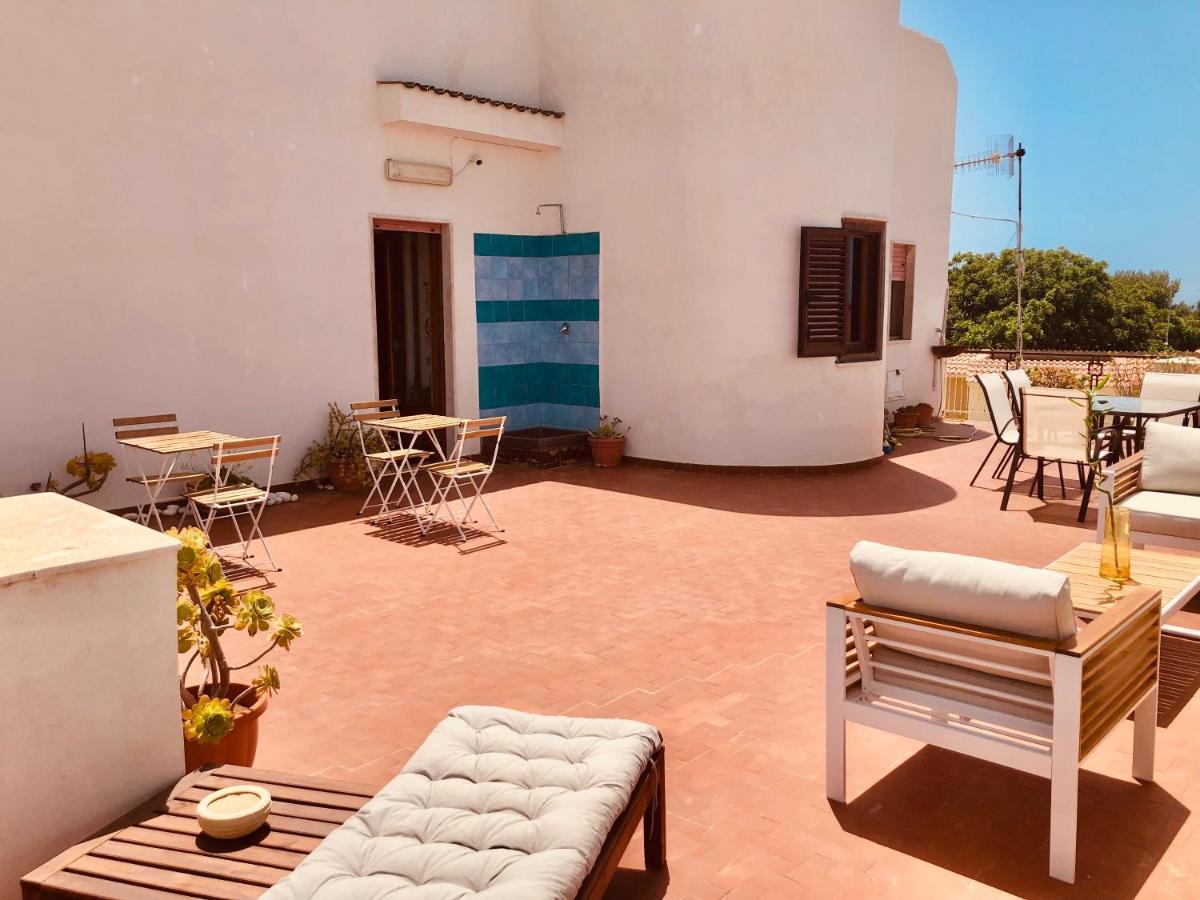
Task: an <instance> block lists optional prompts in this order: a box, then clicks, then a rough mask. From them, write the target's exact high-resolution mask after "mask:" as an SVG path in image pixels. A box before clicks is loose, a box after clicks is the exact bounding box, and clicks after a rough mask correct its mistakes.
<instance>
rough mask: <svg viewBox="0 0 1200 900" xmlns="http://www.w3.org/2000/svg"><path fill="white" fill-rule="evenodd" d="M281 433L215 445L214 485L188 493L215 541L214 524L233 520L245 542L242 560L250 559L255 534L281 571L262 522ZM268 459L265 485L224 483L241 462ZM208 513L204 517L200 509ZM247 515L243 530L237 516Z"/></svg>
mask: <svg viewBox="0 0 1200 900" xmlns="http://www.w3.org/2000/svg"><path fill="white" fill-rule="evenodd" d="M279 439H280V438H279V435H277V434H275V435H271V436H269V437H256V438H245V439H241V440H234V441H222V442H220V443H217V444H214V445H213V449H212V466H213V484H212V487H209V488H204V489H203V490H200V491H193V492H192V493H190V494H188V501H189V502H190V504H191V507H192V515H193V516H195V517H196V521H197V522H199V523H200V527H201V528H203V529H204V533H205V534H207V535H208V541H209V543H210V544H211V543H212V525H213V522H214V521H215V520H216V519H218V518H228V519H232V520H233V528H234V530H235V531H236V532H237V536H238V541H239V543H241V545H242V559H245V560H249V559H250V558H251V555H252V554H251V553H250V542H251V541H253V540H254V538H255V537H257V538H258V540H259V542H260V543H262V547H263V550H264V551H266V554H267V559H268V560H269V561H270V563H271V568H272V569H274V570H275V571H276V572H278V571H280V568H279V566H278V565H276V564H275V559H274V558H273V557H272V556H271V548H270V547H268V546H267V539H266V538H265V537H264V536H263V533H262V528H261V527H260V524H259V523H260V522H261V520H262V514H263V510H264V509H266V508H267V499H268V498H269V497H270V494H271V480H272V479H273V478H274V476H275V457H276V456H278V455H279ZM256 460H266V461H267V483H266V487H265V488H260V487H258V486H257V485H253V484H244V483H242V484H239V483H229V484H226V483H225V482H226V481H228V480H229V475H230V469H231V468H232V467H233V466H236V465H238V464H240V463H248V462H254V461H256ZM201 508H203V509H204V510H205V511H206V512H205V515H204V517H203V519H202V518H201V517H200V509H201ZM239 515H244V516H246V517H247V518H248V519H249V527H248V528H247V529H246V531H245V532H244V533H243V531H242V526H241V523H239V522H238V516H239Z"/></svg>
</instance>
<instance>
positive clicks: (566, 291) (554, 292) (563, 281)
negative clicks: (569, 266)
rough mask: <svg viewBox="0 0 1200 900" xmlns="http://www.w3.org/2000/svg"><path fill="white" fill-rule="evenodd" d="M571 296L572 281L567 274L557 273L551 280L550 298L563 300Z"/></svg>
mask: <svg viewBox="0 0 1200 900" xmlns="http://www.w3.org/2000/svg"><path fill="white" fill-rule="evenodd" d="M569 296H571V283H570V279H569V278H567V276H566V275H555V276H554V277H553V278H552V279H551V280H550V296H549V297H548V298H546V299H548V300H563V299H565V298H567V297H569Z"/></svg>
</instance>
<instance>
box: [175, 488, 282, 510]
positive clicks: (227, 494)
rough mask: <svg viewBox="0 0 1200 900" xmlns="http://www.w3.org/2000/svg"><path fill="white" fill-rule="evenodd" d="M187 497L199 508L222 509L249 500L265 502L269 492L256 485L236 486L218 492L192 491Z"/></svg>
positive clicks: (206, 490) (220, 489) (209, 489)
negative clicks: (212, 507) (213, 507)
mask: <svg viewBox="0 0 1200 900" xmlns="http://www.w3.org/2000/svg"><path fill="white" fill-rule="evenodd" d="M187 496H188V499H189V500H192V501H194V502H195V503H196V505H197V506H216V507H221V506H228V505H229V504H234V503H245V502H246V501H249V500H264V499H266V498H267V492H266V491H264V490H263V489H262V488H260V487H256V486H255V485H247V484H234V485H228V486H226V487H223V488H219V489H218V490H216V491H214V490H213V489H212V488H204V489H202V490H199V491H192V492H191V493H190V494H188V495H187Z"/></svg>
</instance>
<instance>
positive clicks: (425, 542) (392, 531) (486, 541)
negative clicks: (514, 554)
mask: <svg viewBox="0 0 1200 900" xmlns="http://www.w3.org/2000/svg"><path fill="white" fill-rule="evenodd" d="M463 531H464V532H466V535H467V540H466V541H463V539H462V537H461V536H460V535H459V533H458V529H457V528H455V527H454V526H453V525H452V524H450V523H449V522H438V523H437V524H435V525H434V526H433V527H432V528H430V529H429V530H428V531H427V532H425V533H424V534H422V533H421V527H420V526H419V525H418V524H417V520H416V518H414V517H413V516H411V515H408V514H406V513H401V514H399V515H395V516H391V517H389V518H387V519H383V520H381V521H379V522H378V523H375V524H374V525H373V527H372V530H371V531H368V532H367V535H368V536H369V537H373V538H379V539H380V540H384V541H391V542H392V543H394V544H404V545H405V546H407V547H428V546H429V545H431V544H438V545H441V546H443V547H457V548H458V550H459V552H460V553H478V552H479V551H480V550H490V549H492V548H493V547H502V546H504V544H506V543H508V542H507V541H505V540H504V539H503V538H502V537H500V536H499V535H496V534H493V533H492V532H490V531H481V530H479V529H477V528H471V527H470V526H469V525H464V526H463Z"/></svg>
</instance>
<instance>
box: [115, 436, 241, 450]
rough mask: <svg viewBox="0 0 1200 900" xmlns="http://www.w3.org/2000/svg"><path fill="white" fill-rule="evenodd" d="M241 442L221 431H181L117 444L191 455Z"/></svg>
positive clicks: (137, 438)
mask: <svg viewBox="0 0 1200 900" xmlns="http://www.w3.org/2000/svg"><path fill="white" fill-rule="evenodd" d="M240 440H242V438H239V437H237V436H235V435H232V434H225V433H224V432H220V431H181V432H179V434H155V435H151V436H149V437H136V438H126V439H125V440H123V441H117V443H118V444H124V445H125V446H126V447H136V448H138V449H139V450H149V451H150V452H151V453H191V452H193V451H196V450H211V449H212V445H213V444H216V443H218V442H220V441H240Z"/></svg>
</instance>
